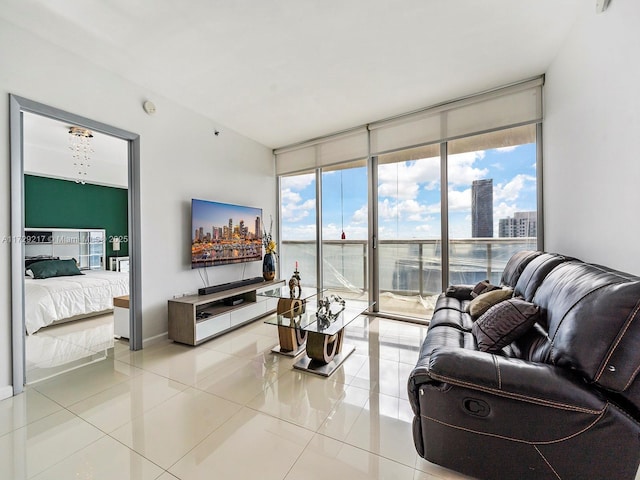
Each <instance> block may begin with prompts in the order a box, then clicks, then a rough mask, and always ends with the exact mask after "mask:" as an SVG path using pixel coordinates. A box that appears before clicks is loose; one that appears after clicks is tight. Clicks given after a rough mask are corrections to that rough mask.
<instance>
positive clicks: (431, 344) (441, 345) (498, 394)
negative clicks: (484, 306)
mask: <svg viewBox="0 0 640 480" xmlns="http://www.w3.org/2000/svg"><path fill="white" fill-rule="evenodd" d="M502 283H503V285H506V286H511V287H513V289H514V296H517V297H522V298H523V299H524V300H525V301H527V302H532V303H533V304H534V305H536V306H537V307H538V309H539V310H538V315H537V317H536V319H535V323H534V324H533V325H532V326H528V327H527V329H526V331H525V333H523V334H521V335H520V336H519V338H516V339H515V340H514V341H513V342H511V343H510V344H508V345H506V346H505V347H504V348H500V349H499V350H497V351H495V352H485V351H479V350H478V342H477V341H476V336H475V335H474V333H473V332H472V330H473V323H474V321H473V319H472V318H471V316H470V314H469V313H467V312H466V309H467V306H468V305H469V303H470V301H471V297H468V298H453V297H448V296H446V295H445V294H443V295H441V296H440V298H439V299H438V302H437V304H436V308H435V312H434V315H433V319H432V321H431V323H430V326H429V330H428V332H427V336H426V338H425V340H424V342H423V345H422V349H421V352H420V358H419V360H418V362H417V365H416V367H415V368H414V370H413V371H412V373H411V375H410V377H409V380H408V391H409V400H410V402H411V406H412V408H413V411H414V413H415V418H414V422H413V434H414V443H415V446H416V449H417V451H418V453H419V454H420V455H421V456H422V457H423V458H425V459H427V460H429V461H431V462H433V463H436V464H439V465H442V466H444V467H447V468H450V469H453V470H456V471H459V472H462V473H464V474H467V475H471V476H473V477H476V478H480V479H496V480H497V479H500V480H508V479H514V480H515V479H517V480H522V479H535V480H541V479H553V480H558V479H562V480H566V479H581V480H584V479H634V478H635V475H636V471H637V470H638V465H639V463H640V379H638V378H636V377H637V375H638V372H639V371H640V313H639V310H640V277H637V276H634V275H630V274H626V273H622V272H618V271H615V270H612V269H610V268H606V267H602V266H598V265H591V264H586V263H584V262H581V261H579V260H576V259H571V258H567V257H564V256H562V255H557V254H549V253H542V252H520V253H518V254H516V255H514V256H513V257H512V258H511V259H510V260H509V262H508V264H507V266H506V268H505V271H504V273H503V277H502ZM494 308H495V307H494ZM480 318H482V317H480ZM478 321H480V320H479V319H478Z"/></svg>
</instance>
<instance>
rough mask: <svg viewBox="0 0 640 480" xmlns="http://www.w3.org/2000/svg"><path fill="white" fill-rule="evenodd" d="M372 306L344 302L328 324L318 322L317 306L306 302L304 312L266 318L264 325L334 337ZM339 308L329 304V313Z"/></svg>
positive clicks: (358, 302) (351, 301)
mask: <svg viewBox="0 0 640 480" xmlns="http://www.w3.org/2000/svg"><path fill="white" fill-rule="evenodd" d="M287 290H288V289H287ZM370 306H372V304H370V303H368V302H363V301H359V300H346V302H345V308H344V310H342V311H341V312H340V313H338V315H337V316H336V318H335V319H334V320H333V321H331V322H328V323H323V322H321V321H318V318H317V316H316V312H317V311H318V304H317V302H316V301H315V300H314V301H307V302H306V305H305V311H304V312H303V313H301V314H300V315H295V316H293V318H291V315H290V314H289V313H285V314H283V315H275V316H272V317H269V318H267V320H265V322H264V323H268V324H270V325H280V326H282V327H288V328H300V329H302V330H306V331H308V332H317V333H321V334H323V335H335V334H336V333H338V332H340V330H342V329H343V328H344V327H346V326H347V325H349V324H350V323H351V322H353V321H354V320H355V319H356V318H358V317H359V316H360V315H362V314H363V313H364V312H365V311H366V310H367V309H368V308H369V307H370ZM340 308H341V305H340V304H339V303H333V304H331V311H332V312H338V311H339V310H340Z"/></svg>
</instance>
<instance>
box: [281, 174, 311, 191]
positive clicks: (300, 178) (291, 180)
mask: <svg viewBox="0 0 640 480" xmlns="http://www.w3.org/2000/svg"><path fill="white" fill-rule="evenodd" d="M315 180H316V176H315V174H314V173H308V174H306V175H294V176H292V177H282V178H281V181H280V185H281V188H282V190H285V189H288V190H296V191H300V190H304V189H305V188H307V187H308V186H309V185H311V184H312V183H313V182H315Z"/></svg>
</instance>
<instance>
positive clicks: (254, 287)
mask: <svg viewBox="0 0 640 480" xmlns="http://www.w3.org/2000/svg"><path fill="white" fill-rule="evenodd" d="M281 285H284V280H271V281H267V282H262V283H254V284H250V285H245V286H242V287H238V288H231V289H229V290H224V291H221V292H216V293H212V294H209V295H190V296H188V297H182V298H176V299H172V300H169V339H170V340H173V341H175V342H179V343H185V344H187V345H199V344H200V343H202V342H206V341H207V340H211V339H212V338H214V337H217V336H219V335H222V334H223V333H226V332H228V331H230V330H233V329H235V328H238V327H240V326H242V325H244V324H246V323H249V322H251V321H253V320H256V319H258V318H260V317H263V316H265V315H267V314H269V313H273V312H274V311H275V310H276V306H277V305H278V299H277V298H269V297H261V296H258V295H256V293H261V292H263V291H266V290H271V289H273V288H274V287H276V286H281ZM232 299H242V302H241V303H238V304H236V305H233V304H232V303H234V302H232V301H231V300H232ZM225 300H227V303H225Z"/></svg>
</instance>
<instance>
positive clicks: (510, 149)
mask: <svg viewBox="0 0 640 480" xmlns="http://www.w3.org/2000/svg"><path fill="white" fill-rule="evenodd" d="M516 148H518V145H512V146H510V147H500V148H496V152H500V153H509V152H513V151H514V150H515V149H516Z"/></svg>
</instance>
